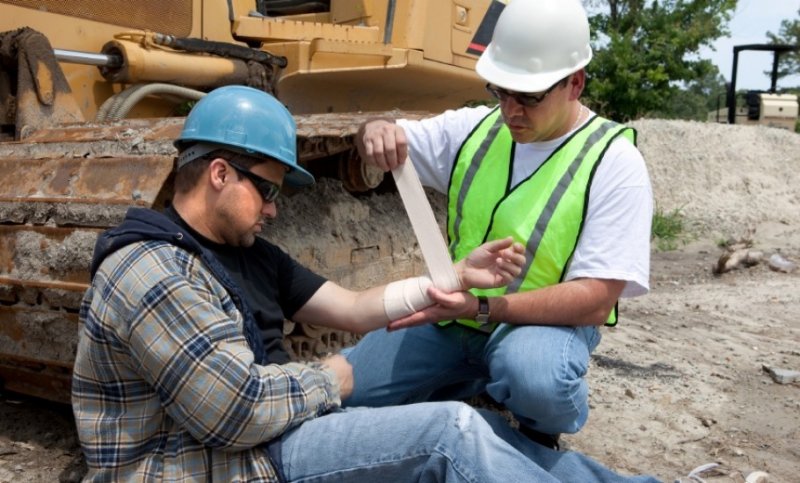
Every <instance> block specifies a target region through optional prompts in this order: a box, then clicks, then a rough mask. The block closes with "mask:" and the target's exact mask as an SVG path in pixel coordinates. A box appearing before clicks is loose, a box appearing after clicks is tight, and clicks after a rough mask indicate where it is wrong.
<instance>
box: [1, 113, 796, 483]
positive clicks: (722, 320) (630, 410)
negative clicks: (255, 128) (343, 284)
mask: <svg viewBox="0 0 800 483" xmlns="http://www.w3.org/2000/svg"><path fill="white" fill-rule="evenodd" d="M632 125H633V126H634V127H636V128H637V130H638V131H639V144H640V147H641V150H642V152H643V154H644V156H645V159H646V160H647V163H648V169H649V170H650V175H651V178H652V181H653V189H654V196H655V199H656V203H657V207H658V210H659V211H661V212H663V213H673V212H677V213H679V214H681V215H682V216H683V220H684V226H685V231H684V233H683V238H682V239H681V240H679V242H678V244H677V247H676V249H674V250H669V251H663V250H660V249H659V248H658V247H657V244H656V243H654V244H653V252H652V261H651V263H652V266H651V292H650V294H648V295H646V296H644V297H639V298H635V299H625V300H622V301H621V302H620V314H621V318H620V322H619V324H618V326H617V327H616V328H612V329H603V330H604V332H603V333H604V335H603V342H602V343H601V344H600V346H599V348H598V349H597V351H596V352H595V354H594V356H593V358H592V365H591V368H590V373H589V376H588V379H589V382H590V387H591V396H590V403H591V407H592V413H591V415H590V418H589V422H588V423H587V425H586V427H585V428H584V429H583V430H582V431H581V432H580V433H578V434H577V435H566V436H563V437H562V441H563V442H564V443H565V445H566V446H568V447H569V448H570V449H573V450H579V451H582V452H584V453H587V454H589V455H591V456H592V457H594V458H596V459H597V460H599V461H601V462H603V463H604V464H606V465H608V466H610V467H612V468H615V469H617V470H618V471H620V472H622V473H627V474H639V473H649V474H652V475H654V476H656V477H658V478H660V479H662V480H664V481H673V480H675V479H676V478H680V477H686V475H687V474H688V473H689V472H690V471H691V470H692V469H693V468H695V467H697V466H700V465H702V464H705V463H711V462H717V463H720V465H721V466H720V467H719V469H718V471H717V472H716V473H714V472H710V473H706V474H705V475H704V477H706V478H707V479H708V480H709V481H744V477H745V476H747V475H748V474H750V473H751V472H754V471H765V472H767V473H769V474H770V477H769V480H768V481H769V482H792V481H798V477H797V475H798V474H800V444H798V441H800V381H797V380H796V381H794V382H788V383H780V382H778V380H777V378H773V377H771V375H770V374H769V373H768V372H767V371H766V370H765V368H778V369H785V370H789V371H800V269H795V270H794V271H790V272H783V271H776V270H773V269H771V268H770V267H769V264H768V263H767V259H768V258H769V257H770V256H771V255H774V254H779V255H780V256H781V257H783V258H784V259H785V260H788V261H789V262H794V263H795V264H796V265H800V263H799V262H800V154H798V153H800V136H799V135H797V134H794V133H789V132H786V131H781V130H777V129H772V128H763V127H751V126H722V125H713V124H703V123H691V122H681V121H663V120H639V121H636V122H634V123H632ZM333 191H335V192H336V193H341V188H340V187H338V186H337V184H336V183H335V182H333V181H323V182H321V183H320V184H319V186H318V188H317V189H316V191H315V192H311V193H308V194H303V195H298V196H303V197H307V198H298V201H299V202H298V203H297V204H298V206H299V205H302V204H303V203H306V204H307V205H308V206H312V207H313V206H315V205H316V206H320V205H324V204H325V202H324V201H323V198H325V197H327V198H330V197H331V196H332V192H333ZM320 193H324V194H325V196H322V195H321V194H320ZM337 196H338V195H337ZM383 196H392V195H373V196H372V197H362V198H359V199H357V200H356V201H353V200H350V201H348V202H347V203H349V205H348V204H347V203H344V202H343V203H344V205H342V206H344V207H345V208H344V209H338V210H334V209H331V208H329V209H328V211H327V212H326V213H327V216H323V217H322V218H317V219H315V222H317V223H318V224H325V223H330V224H331V226H334V225H335V226H339V227H341V226H343V220H342V219H341V217H342V216H346V215H347V213H348V212H352V213H353V215H352V216H355V217H358V218H359V219H361V221H365V222H368V223H370V220H373V221H371V223H372V224H373V226H374V229H376V230H377V229H379V228H380V227H379V226H377V222H376V221H375V219H377V218H378V217H379V216H384V215H386V213H387V212H384V211H382V210H375V209H374V208H373V211H370V210H369V209H366V210H365V209H364V208H363V206H364V205H370V206H372V205H373V204H377V205H381V203H382V202H376V200H378V199H380V200H384V199H385V198H381V197H383ZM342 199H344V198H340V199H339V200H340V202H341V200H342ZM301 200H306V201H301ZM308 200H311V201H308ZM432 201H433V202H434V206H435V207H437V210H440V209H441V199H440V198H437V197H435V196H434V197H433V198H432ZM395 202H396V203H399V200H396V201H395ZM347 206H349V208H348V207H347ZM323 211H324V210H323ZM439 212H441V211H439ZM388 213H391V216H395V214H394V211H389V212H388ZM337 217H338V218H337ZM326 220H327V221H326ZM288 223H294V222H293V221H291V220H290V221H288ZM398 223H400V225H399V226H401V227H402V226H403V225H402V222H398V221H397V220H396V219H394V220H392V222H391V226H392V229H393V230H397V229H398ZM329 228H330V227H326V226H323V227H322V228H321V230H320V231H319V232H325V233H332V235H333V236H339V238H338V240H339V242H342V238H341V236H340V235H341V233H340V234H338V235H337V233H335V232H336V229H335V228H334V229H329ZM331 230H332V231H331ZM339 230H341V228H339ZM345 241H346V240H345ZM734 241H747V242H749V244H750V245H751V250H753V251H760V252H761V253H763V258H762V261H761V262H760V263H758V264H756V265H754V266H750V267H745V266H744V265H739V266H737V267H736V268H735V269H733V270H731V271H728V272H726V273H722V274H719V275H715V274H714V273H713V272H712V267H714V266H716V265H717V262H718V260H719V258H720V256H721V255H722V254H723V253H724V249H723V248H722V247H721V245H722V244H723V243H726V242H727V243H730V242H734ZM283 244H284V245H285V248H286V249H287V250H289V251H290V252H292V251H293V250H297V251H302V249H303V248H304V247H301V246H293V244H292V242H291V241H284V243H283ZM408 252H409V250H406V252H405V255H404V256H406V257H407V256H409V255H408ZM411 257H412V258H416V257H415V256H414V255H413V254H412V255H411ZM414 267H417V268H418V264H414ZM417 268H415V269H417ZM374 276H375V277H376V279H377V277H379V275H374ZM351 286H352V285H351ZM83 471H85V470H84V467H83V463H82V459H81V457H80V449H79V447H78V445H77V438H76V436H75V433H74V423H73V421H72V415H71V411H70V408H69V407H68V406H59V405H56V404H52V403H47V402H44V401H38V400H33V399H29V398H25V397H22V396H19V395H15V394H11V393H0V482H10V481H36V482H38V481H42V482H50V481H76V480H77V479H79V478H80V475H81V474H82V472H83ZM715 474H716V476H715Z"/></svg>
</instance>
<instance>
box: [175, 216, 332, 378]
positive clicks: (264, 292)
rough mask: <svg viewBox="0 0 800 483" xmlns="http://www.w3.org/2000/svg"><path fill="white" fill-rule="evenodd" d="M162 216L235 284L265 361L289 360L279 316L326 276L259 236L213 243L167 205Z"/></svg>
mask: <svg viewBox="0 0 800 483" xmlns="http://www.w3.org/2000/svg"><path fill="white" fill-rule="evenodd" d="M166 215H167V216H168V217H169V218H170V219H172V220H173V221H174V222H175V223H177V224H178V225H180V226H182V227H184V228H186V230H187V231H189V233H191V234H192V236H193V237H195V239H197V241H198V242H199V243H200V244H201V245H203V246H204V247H205V248H207V249H209V250H211V251H212V252H213V253H214V254H215V255H216V256H217V258H218V259H219V261H220V262H221V263H222V265H223V266H224V267H225V268H226V269H227V270H228V273H229V274H230V275H231V277H232V278H233V280H234V281H235V282H236V283H237V284H238V285H239V288H240V289H241V290H242V292H243V293H244V295H245V297H247V302H248V304H249V305H250V309H251V310H252V311H253V316H254V317H255V319H256V323H257V324H258V328H259V329H260V330H261V337H262V339H263V340H264V348H265V349H266V351H267V358H268V360H269V362H270V363H274V364H284V363H286V362H289V354H288V353H287V352H286V349H285V348H284V347H283V319H284V318H287V319H291V318H292V316H293V315H294V314H295V312H297V311H298V310H299V309H300V308H301V307H302V306H303V305H305V303H306V302H308V300H309V299H310V298H311V297H312V296H313V295H314V294H315V293H316V292H317V290H319V288H320V287H321V286H322V284H324V283H325V282H326V279H325V278H324V277H322V276H320V275H317V274H316V273H314V272H312V271H311V270H309V269H308V268H306V267H304V266H303V265H300V264H299V263H297V262H296V261H295V260H294V259H293V258H292V257H290V256H289V255H288V254H287V253H286V252H284V251H283V250H281V249H280V248H278V247H277V246H275V245H273V244H272V243H270V242H268V241H266V240H264V239H263V238H260V237H256V241H255V243H254V244H253V245H252V246H249V247H232V246H230V245H224V244H220V243H215V242H213V241H211V240H209V239H208V238H206V237H204V236H203V235H201V234H199V233H197V232H196V231H195V230H194V229H192V227H190V226H189V225H188V224H186V222H185V221H183V219H182V218H181V217H180V215H178V212H176V211H175V209H174V208H172V207H169V208H167V210H166Z"/></svg>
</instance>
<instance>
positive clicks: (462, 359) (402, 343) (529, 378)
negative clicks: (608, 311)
mask: <svg viewBox="0 0 800 483" xmlns="http://www.w3.org/2000/svg"><path fill="white" fill-rule="evenodd" d="M599 342H600V332H599V331H598V329H597V327H593V326H590V327H555V326H510V325H505V324H502V325H500V326H499V327H498V328H497V329H496V330H495V331H494V332H493V333H492V334H491V336H489V335H487V334H484V333H481V332H478V331H475V330H472V329H469V328H466V327H463V326H460V325H456V324H453V325H450V326H448V327H445V328H440V327H436V326H433V325H425V326H420V327H414V328H411V329H406V330H400V331H396V332H387V331H385V330H376V331H373V332H371V333H369V334H368V335H367V336H366V337H364V338H363V339H362V340H361V341H359V343H358V344H357V345H356V346H354V347H351V348H348V349H346V350H344V351H343V354H345V356H347V359H348V360H349V361H350V363H351V364H352V365H353V377H354V381H355V388H354V392H353V395H352V396H351V397H350V398H349V399H348V400H347V401H345V404H346V405H347V406H388V405H396V404H408V403H414V402H420V401H437V400H452V399H463V398H466V397H469V396H473V395H475V394H479V393H481V392H483V391H486V392H487V393H488V394H489V396H491V397H492V398H493V399H494V400H495V401H497V402H498V403H501V404H503V405H504V406H505V407H506V408H508V409H509V410H510V411H511V412H512V413H513V414H514V416H515V417H516V418H517V419H518V420H519V422H520V424H524V425H526V426H528V427H530V428H532V429H535V430H537V431H540V432H542V433H548V434H556V433H575V432H577V431H578V430H579V429H580V428H581V427H583V425H584V423H586V419H587V418H588V416H589V402H588V393H589V391H588V386H587V384H586V380H585V379H584V375H585V374H586V371H587V369H588V366H589V356H590V354H591V352H592V351H593V350H594V348H595V347H597V344H598V343H599Z"/></svg>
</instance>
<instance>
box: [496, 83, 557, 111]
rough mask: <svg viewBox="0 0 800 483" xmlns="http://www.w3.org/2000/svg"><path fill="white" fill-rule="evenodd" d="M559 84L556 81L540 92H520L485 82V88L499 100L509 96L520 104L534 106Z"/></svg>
mask: <svg viewBox="0 0 800 483" xmlns="http://www.w3.org/2000/svg"><path fill="white" fill-rule="evenodd" d="M559 84H561V82H556V83H555V84H553V85H552V86H550V87H549V88H548V89H547V90H546V91H544V92H542V93H541V94H522V93H519V92H513V91H507V90H505V89H503V88H502V87H497V86H495V85H492V84H486V90H487V91H488V92H489V94H491V95H492V97H494V98H495V99H497V100H499V101H501V102H502V101H505V100H506V99H508V98H509V97H510V98H512V99H514V101H516V103H517V104H519V105H521V106H525V107H536V106H537V105H539V104H540V103H541V102H542V101H543V100H544V98H545V97H547V95H548V94H550V93H551V92H553V89H555V88H556V87H558V85H559Z"/></svg>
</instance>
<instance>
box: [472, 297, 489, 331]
mask: <svg viewBox="0 0 800 483" xmlns="http://www.w3.org/2000/svg"><path fill="white" fill-rule="evenodd" d="M475 322H477V323H479V324H481V325H486V324H488V323H489V299H488V298H487V297H486V296H485V295H478V315H476V316H475Z"/></svg>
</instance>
